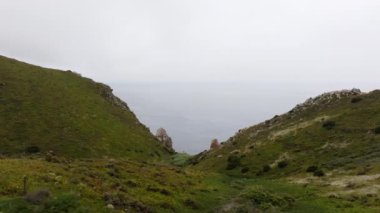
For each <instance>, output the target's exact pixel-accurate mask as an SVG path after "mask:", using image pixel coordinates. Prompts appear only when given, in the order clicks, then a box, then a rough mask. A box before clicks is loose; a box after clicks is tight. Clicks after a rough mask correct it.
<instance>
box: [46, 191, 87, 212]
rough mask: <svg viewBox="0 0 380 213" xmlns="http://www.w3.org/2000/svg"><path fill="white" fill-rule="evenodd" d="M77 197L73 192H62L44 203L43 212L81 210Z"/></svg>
mask: <svg viewBox="0 0 380 213" xmlns="http://www.w3.org/2000/svg"><path fill="white" fill-rule="evenodd" d="M81 210H82V207H81V205H80V202H79V197H78V196H76V195H74V194H63V195H60V196H58V197H55V198H54V199H52V200H50V201H48V202H47V203H45V204H44V212H47V213H48V212H51V213H53V212H81Z"/></svg>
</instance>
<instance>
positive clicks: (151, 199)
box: [0, 57, 380, 213]
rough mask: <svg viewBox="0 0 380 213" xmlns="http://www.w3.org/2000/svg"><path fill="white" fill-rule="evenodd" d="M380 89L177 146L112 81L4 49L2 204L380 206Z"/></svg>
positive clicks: (146, 208) (184, 208)
mask: <svg viewBox="0 0 380 213" xmlns="http://www.w3.org/2000/svg"><path fill="white" fill-rule="evenodd" d="M379 127H380V92H379V91H374V92H372V93H369V94H358V93H357V92H343V93H339V94H335V93H332V94H328V95H323V96H320V97H317V98H315V99H311V100H309V101H308V102H306V103H305V104H303V105H299V106H297V107H296V108H295V109H293V110H292V111H290V112H289V113H287V114H284V115H281V116H275V117H274V118H273V119H271V120H268V121H266V122H264V123H262V124H259V125H256V126H253V127H250V128H247V129H244V130H241V131H239V133H238V134H237V135H235V136H234V137H232V138H231V139H230V140H228V141H227V142H225V143H223V145H222V146H221V147H220V148H215V149H214V150H212V151H206V152H203V153H200V154H198V155H196V156H193V157H191V156H189V155H187V154H185V153H176V154H171V153H170V152H169V151H168V150H166V149H165V148H164V147H162V146H161V145H160V144H159V142H158V141H157V140H156V139H155V138H154V137H153V136H152V135H151V134H150V132H149V130H148V129H147V128H146V127H145V126H144V125H142V124H141V123H140V122H139V121H138V120H137V118H136V116H135V115H134V114H133V113H132V112H131V111H130V110H129V108H128V107H127V105H126V104H125V103H124V102H122V101H121V100H120V99H118V98H117V97H115V96H113V95H112V90H111V89H110V88H109V87H108V86H106V85H103V84H100V83H96V82H94V81H92V80H90V79H86V78H83V77H81V76H79V75H78V74H75V73H73V72H71V71H66V72H64V71H59V70H51V69H45V68H41V67H37V66H32V65H29V64H25V63H22V62H18V61H16V60H12V59H8V58H4V57H0V174H1V175H0V212H4V213H8V212H9V213H16V212H17V213H19V212H25V213H29V212H38V213H45V212H51V213H53V212H54V213H55V212H181V213H182V212H231V213H233V212H302V213H303V212H318V213H319V212H379V211H380V194H379V189H380V187H379V186H380V163H379V162H380V128H379Z"/></svg>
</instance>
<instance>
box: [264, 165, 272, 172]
mask: <svg viewBox="0 0 380 213" xmlns="http://www.w3.org/2000/svg"><path fill="white" fill-rule="evenodd" d="M270 170H271V167H270V166H269V165H264V166H263V172H269V171H270Z"/></svg>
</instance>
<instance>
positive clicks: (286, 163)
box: [277, 160, 288, 169]
mask: <svg viewBox="0 0 380 213" xmlns="http://www.w3.org/2000/svg"><path fill="white" fill-rule="evenodd" d="M287 166H288V162H287V161H285V160H283V161H280V162H278V164H277V167H278V168H280V169H283V168H285V167H287Z"/></svg>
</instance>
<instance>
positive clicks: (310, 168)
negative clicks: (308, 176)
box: [306, 166, 318, 173]
mask: <svg viewBox="0 0 380 213" xmlns="http://www.w3.org/2000/svg"><path fill="white" fill-rule="evenodd" d="M317 170H318V166H309V167H308V168H307V169H306V172H310V173H311V172H315V171H317Z"/></svg>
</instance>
